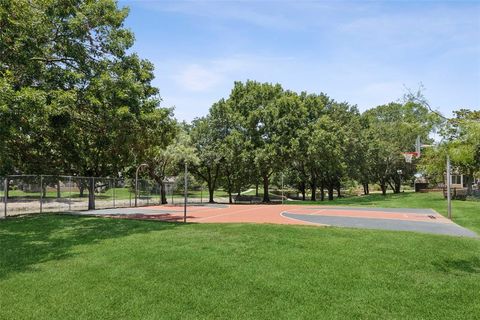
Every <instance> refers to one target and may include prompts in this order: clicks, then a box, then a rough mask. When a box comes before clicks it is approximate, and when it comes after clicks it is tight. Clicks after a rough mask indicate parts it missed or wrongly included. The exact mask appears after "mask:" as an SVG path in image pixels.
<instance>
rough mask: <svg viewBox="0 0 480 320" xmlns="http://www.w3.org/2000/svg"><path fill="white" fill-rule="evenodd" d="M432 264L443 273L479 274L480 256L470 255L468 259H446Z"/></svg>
mask: <svg viewBox="0 0 480 320" xmlns="http://www.w3.org/2000/svg"><path fill="white" fill-rule="evenodd" d="M434 266H435V267H436V268H437V269H438V270H439V271H442V272H445V273H458V272H464V273H474V274H477V273H478V274H480V258H479V257H471V258H469V259H446V260H443V261H441V262H436V263H434Z"/></svg>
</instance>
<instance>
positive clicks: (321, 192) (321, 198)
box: [320, 180, 325, 201]
mask: <svg viewBox="0 0 480 320" xmlns="http://www.w3.org/2000/svg"><path fill="white" fill-rule="evenodd" d="M324 189H325V182H324V181H323V180H322V181H321V182H320V200H321V201H325V191H324Z"/></svg>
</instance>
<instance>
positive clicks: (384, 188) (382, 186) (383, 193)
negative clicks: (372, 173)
mask: <svg viewBox="0 0 480 320" xmlns="http://www.w3.org/2000/svg"><path fill="white" fill-rule="evenodd" d="M380 189H382V195H384V196H386V195H387V186H386V184H385V182H381V183H380Z"/></svg>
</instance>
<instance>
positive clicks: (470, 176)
mask: <svg viewBox="0 0 480 320" xmlns="http://www.w3.org/2000/svg"><path fill="white" fill-rule="evenodd" d="M465 178H466V179H467V195H468V196H471V195H472V194H473V190H472V184H473V172H472V171H471V170H470V172H469V174H468V175H467V176H465Z"/></svg>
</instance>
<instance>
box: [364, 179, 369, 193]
mask: <svg viewBox="0 0 480 320" xmlns="http://www.w3.org/2000/svg"><path fill="white" fill-rule="evenodd" d="M363 194H364V195H368V194H370V190H368V182H367V183H363Z"/></svg>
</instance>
